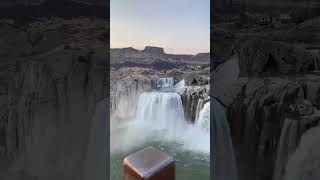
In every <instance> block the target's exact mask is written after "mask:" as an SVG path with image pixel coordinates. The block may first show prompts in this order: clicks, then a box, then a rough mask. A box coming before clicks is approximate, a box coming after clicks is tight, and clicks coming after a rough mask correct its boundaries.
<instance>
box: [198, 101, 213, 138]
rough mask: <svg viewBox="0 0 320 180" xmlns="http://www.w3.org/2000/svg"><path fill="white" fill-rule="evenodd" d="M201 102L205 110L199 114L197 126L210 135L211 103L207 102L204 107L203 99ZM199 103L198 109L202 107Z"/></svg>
mask: <svg viewBox="0 0 320 180" xmlns="http://www.w3.org/2000/svg"><path fill="white" fill-rule="evenodd" d="M200 101H201V102H200ZM199 102H200V104H202V107H203V108H202V109H201V111H200V113H199V118H197V120H196V124H197V125H198V126H199V127H200V128H202V129H203V130H205V131H206V132H208V133H210V102H207V103H206V104H205V105H203V99H200V100H199ZM199 102H198V107H199V106H201V105H199ZM198 107H197V111H198Z"/></svg>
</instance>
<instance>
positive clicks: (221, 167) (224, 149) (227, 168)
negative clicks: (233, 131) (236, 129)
mask: <svg viewBox="0 0 320 180" xmlns="http://www.w3.org/2000/svg"><path fill="white" fill-rule="evenodd" d="M211 105H212V109H211V112H210V114H211V117H212V119H211V121H212V123H211V127H212V132H213V134H212V136H211V137H212V138H213V149H212V151H213V159H214V161H213V162H212V163H213V166H214V171H213V175H212V176H213V178H212V179H217V180H221V179H227V180H237V176H238V175H237V167H236V160H235V156H234V151H233V145H232V140H231V137H230V129H229V125H228V121H227V118H226V114H225V108H224V107H223V106H222V105H221V104H220V103H219V102H218V101H217V100H215V99H212V100H211Z"/></svg>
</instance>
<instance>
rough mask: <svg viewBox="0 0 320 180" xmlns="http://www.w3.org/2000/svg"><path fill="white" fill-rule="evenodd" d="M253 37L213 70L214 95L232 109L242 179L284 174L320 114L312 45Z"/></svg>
mask: <svg viewBox="0 0 320 180" xmlns="http://www.w3.org/2000/svg"><path fill="white" fill-rule="evenodd" d="M248 41H249V43H247V42H242V43H241V45H240V48H239V49H238V50H236V53H235V55H234V56H233V57H232V58H231V59H229V60H227V61H226V62H224V63H222V64H221V65H219V66H218V67H217V68H216V70H215V71H214V73H213V74H212V78H213V89H212V91H211V97H215V98H216V99H217V100H219V101H220V102H221V103H222V104H224V105H225V107H226V109H227V118H228V120H229V125H230V128H231V136H232V140H233V144H234V149H235V155H236V158H237V162H238V171H239V176H240V179H257V180H264V179H270V180H271V179H274V180H281V179H284V176H285V174H286V173H289V172H290V171H291V169H289V170H287V171H286V167H287V165H289V164H287V163H288V160H289V159H290V157H291V155H292V154H293V153H294V152H295V149H296V148H297V145H298V144H299V142H300V138H301V136H302V135H303V134H304V133H305V132H306V131H308V130H309V129H310V128H312V127H315V126H317V125H318V122H319V120H320V113H319V97H320V74H319V73H318V72H315V71H314V70H315V63H316V62H315V61H314V60H313V58H312V55H311V54H310V52H309V51H307V50H302V49H295V47H294V46H291V45H289V44H286V45H281V46H277V43H276V42H275V44H273V45H270V46H269V45H267V44H269V43H272V42H264V41H263V40H259V39H254V40H248ZM251 42H255V43H251ZM258 42H259V43H261V44H264V43H265V44H266V45H261V46H259V45H257V44H256V43H258ZM273 48H275V49H276V50H275V51H276V52H274V53H273V50H272V49H273ZM252 49H256V50H252ZM288 49H289V51H290V52H291V53H290V55H287V54H286V53H281V52H287V51H288ZM289 166H290V165H289Z"/></svg>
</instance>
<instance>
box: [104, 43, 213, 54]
mask: <svg viewBox="0 0 320 180" xmlns="http://www.w3.org/2000/svg"><path fill="white" fill-rule="evenodd" d="M146 47H156V48H162V49H163V51H164V53H165V54H173V55H197V54H210V50H209V51H206V52H197V53H190V52H189V53H185V52H183V53H181V52H177V53H173V52H170V53H168V52H167V51H166V49H171V48H165V47H161V46H150V45H145V46H144V47H143V48H136V47H132V46H122V47H111V46H110V50H111V49H125V48H132V49H135V50H138V51H143V50H145V49H146Z"/></svg>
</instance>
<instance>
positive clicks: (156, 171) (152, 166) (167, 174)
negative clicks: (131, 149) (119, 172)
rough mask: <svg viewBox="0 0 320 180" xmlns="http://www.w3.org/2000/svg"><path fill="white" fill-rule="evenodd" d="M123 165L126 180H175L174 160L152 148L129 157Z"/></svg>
mask: <svg viewBox="0 0 320 180" xmlns="http://www.w3.org/2000/svg"><path fill="white" fill-rule="evenodd" d="M123 163H124V168H125V180H129V179H130V180H133V179H134V180H136V179H137V180H140V179H159V180H160V179H166V180H174V179H175V172H174V171H175V170H174V169H175V167H174V160H173V158H172V157H171V156H169V155H168V154H166V153H164V152H162V151H160V150H158V149H156V148H154V147H152V146H150V147H147V148H145V149H143V150H140V151H138V152H136V153H133V154H131V155H129V156H127V157H126V158H125V159H124V162H123ZM128 177H130V178H128Z"/></svg>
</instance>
